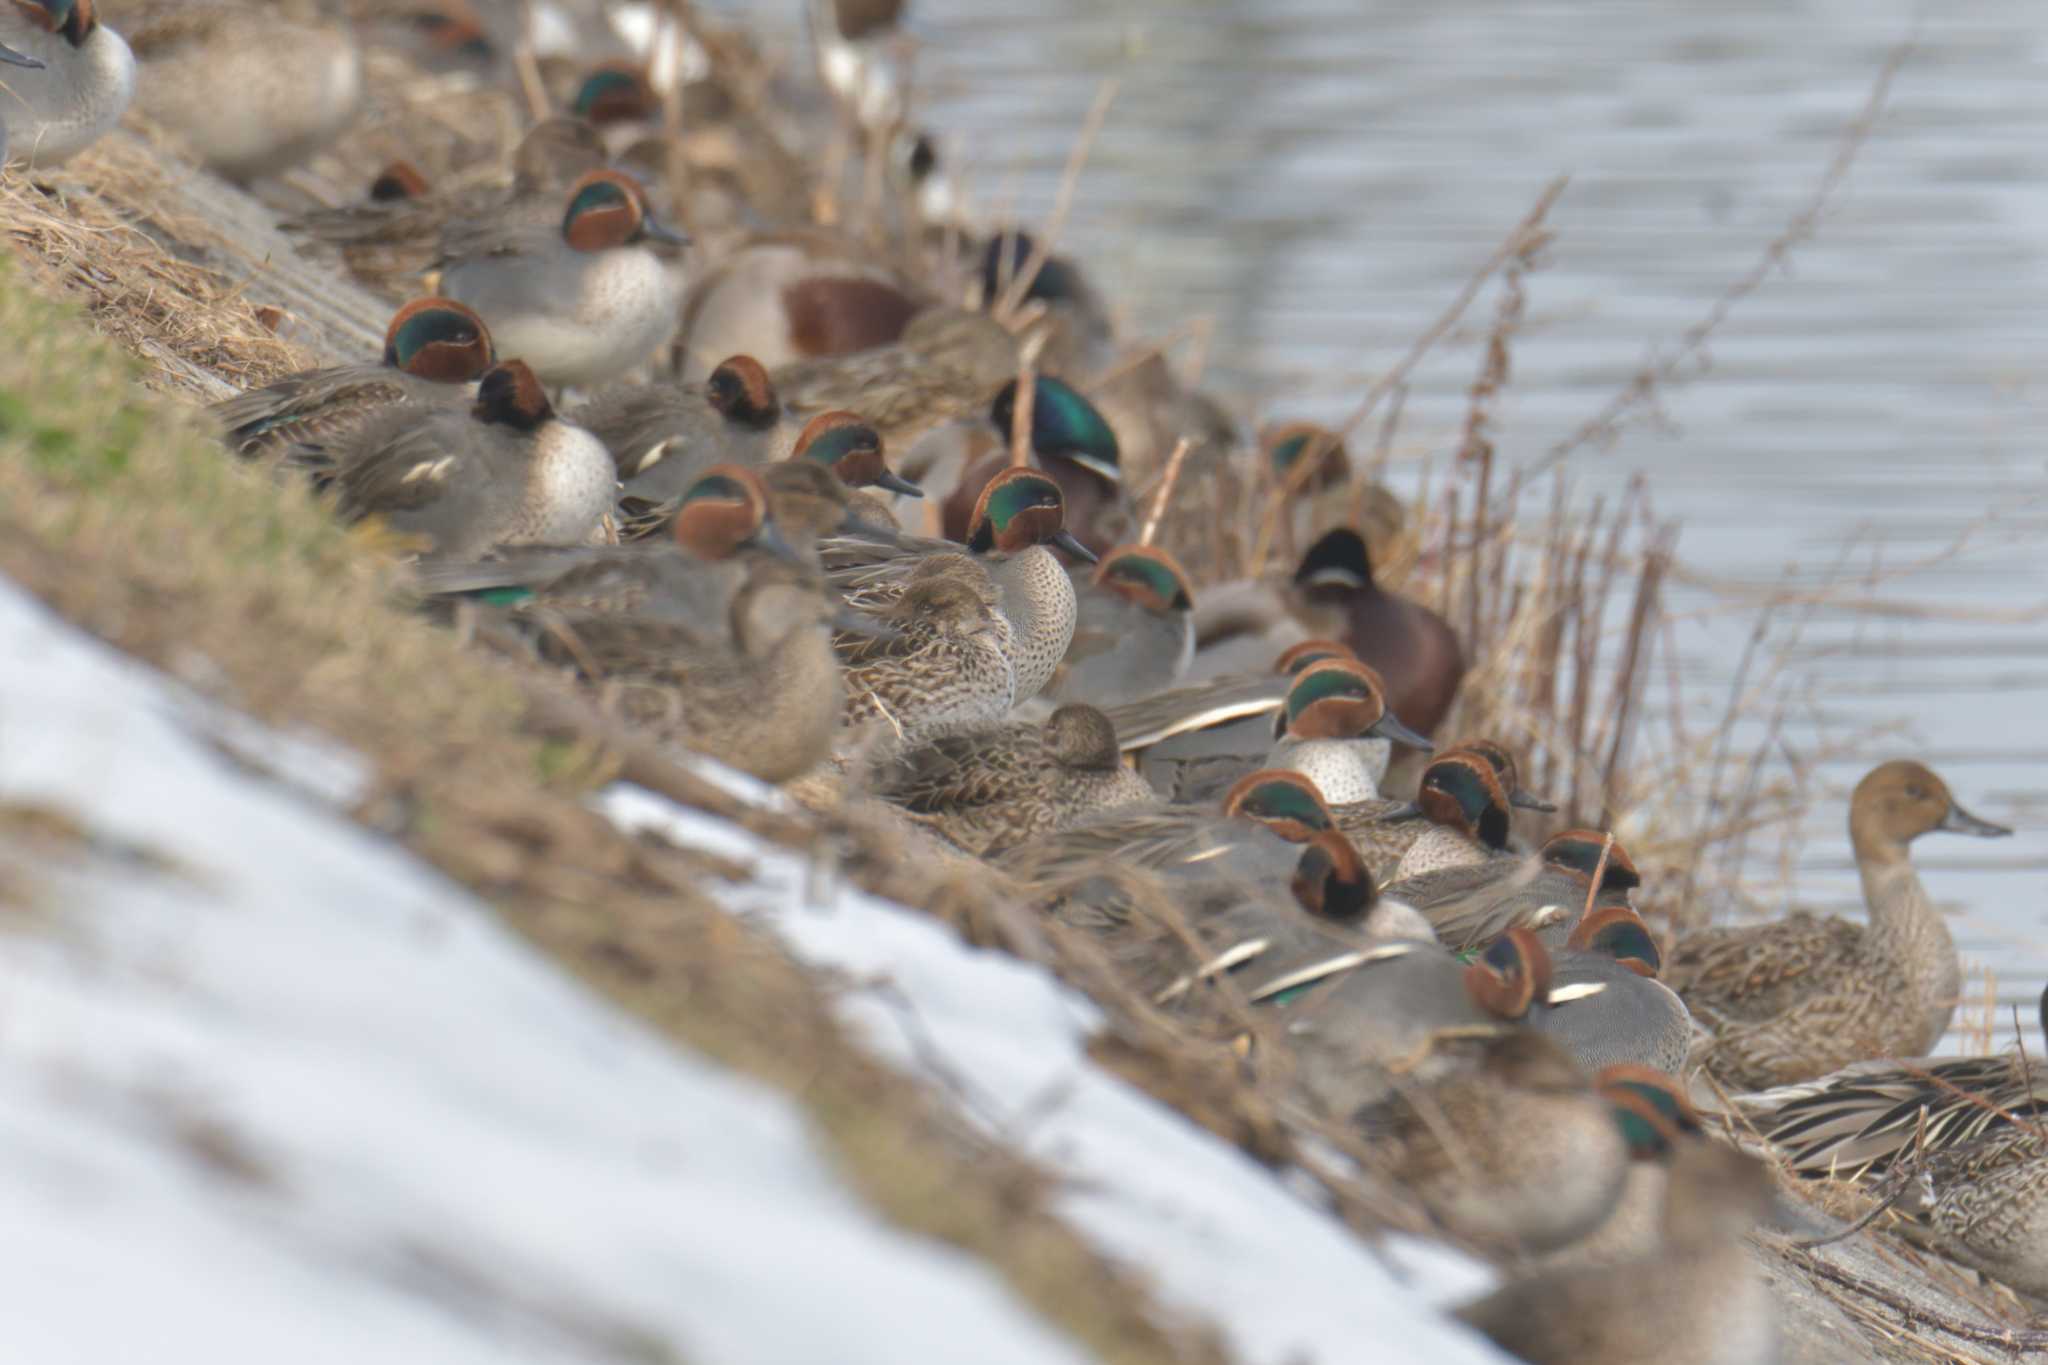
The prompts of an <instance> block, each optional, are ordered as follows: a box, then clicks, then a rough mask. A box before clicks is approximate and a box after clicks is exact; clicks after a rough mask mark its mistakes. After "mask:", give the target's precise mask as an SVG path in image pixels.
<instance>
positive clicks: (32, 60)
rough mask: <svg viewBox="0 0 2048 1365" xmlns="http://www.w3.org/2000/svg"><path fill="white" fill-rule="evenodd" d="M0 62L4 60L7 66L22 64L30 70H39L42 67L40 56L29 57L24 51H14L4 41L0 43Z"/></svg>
mask: <svg viewBox="0 0 2048 1365" xmlns="http://www.w3.org/2000/svg"><path fill="white" fill-rule="evenodd" d="M0 62H5V63H7V64H8V65H9V66H24V67H27V68H28V69H29V70H30V71H41V70H42V69H43V60H42V58H40V57H31V56H29V55H28V54H27V53H26V52H16V51H15V50H14V49H13V48H11V47H9V46H7V44H5V43H0Z"/></svg>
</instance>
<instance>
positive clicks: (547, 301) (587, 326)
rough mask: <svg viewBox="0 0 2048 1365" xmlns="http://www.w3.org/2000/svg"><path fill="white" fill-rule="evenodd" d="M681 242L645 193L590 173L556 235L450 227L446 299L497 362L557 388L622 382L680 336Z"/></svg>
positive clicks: (610, 174) (611, 175)
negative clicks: (486, 328)
mask: <svg viewBox="0 0 2048 1365" xmlns="http://www.w3.org/2000/svg"><path fill="white" fill-rule="evenodd" d="M685 241H686V239H685V238H683V237H682V236H680V235H679V234H677V233H676V232H674V231H672V230H670V229H669V228H667V227H666V226H664V225H663V224H661V223H660V222H659V221H658V220H657V219H655V217H654V216H653V214H652V213H651V212H650V210H649V209H648V206H647V196H646V192H645V191H644V190H643V189H641V187H640V184H639V182H638V181H636V180H634V179H633V178H632V177H631V176H629V175H626V174H624V173H623V172H620V171H613V170H597V171H591V172H590V173H589V174H587V175H585V176H584V177H583V178H582V179H581V180H578V181H577V182H576V183H575V184H574V185H572V186H571V187H570V189H569V193H568V202H567V206H566V207H565V209H564V210H563V213H562V216H561V218H560V219H559V220H557V221H556V222H555V223H553V224H548V225H538V226H536V225H527V224H519V223H510V224H508V223H506V222H504V221H503V220H499V219H488V220H482V221H471V222H466V223H461V224H455V225H451V226H450V228H449V230H448V232H447V233H446V234H445V235H444V236H443V238H442V244H441V256H442V262H441V263H442V271H441V292H442V293H444V294H446V295H447V296H448V297H450V298H453V299H459V300H461V301H462V302H464V303H467V304H468V305H469V306H470V307H472V308H474V309H475V310H476V311H477V312H478V313H479V314H480V315H482V317H483V319H484V321H485V322H486V323H488V324H489V325H490V328H491V335H492V337H493V338H494V339H495V340H496V341H497V343H498V350H499V353H500V354H502V355H515V356H518V357H520V358H521V359H522V360H524V361H526V363H527V364H528V365H530V366H532V367H533V371H534V373H535V374H538V375H539V376H540V377H541V379H542V380H544V381H545V382H547V383H549V384H555V385H586V384H594V383H600V382H603V381H607V380H617V379H619V378H620V377H622V376H623V375H624V374H626V373H627V372H628V371H630V370H632V369H633V368H635V367H636V366H639V365H641V364H644V363H645V362H646V361H647V360H649V359H650V358H651V357H652V356H653V354H654V351H655V349H656V348H657V347H659V346H661V345H663V344H664V343H666V342H667V341H668V339H669V338H670V337H671V336H672V335H674V333H675V330H676V322H677V318H678V316H679V311H678V310H679V309H680V307H681V304H682V296H683V273H682V269H681V266H680V264H679V263H678V261H677V260H676V252H677V249H678V248H679V247H680V246H682V245H683V244H684V242H685Z"/></svg>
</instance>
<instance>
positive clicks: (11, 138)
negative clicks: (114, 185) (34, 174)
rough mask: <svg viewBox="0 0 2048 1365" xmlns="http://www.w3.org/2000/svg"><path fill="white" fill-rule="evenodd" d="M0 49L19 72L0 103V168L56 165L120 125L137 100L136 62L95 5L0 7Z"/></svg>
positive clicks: (85, 0) (54, 1)
mask: <svg viewBox="0 0 2048 1365" xmlns="http://www.w3.org/2000/svg"><path fill="white" fill-rule="evenodd" d="M0 47H4V48H6V49H7V50H8V51H10V52H12V53H13V54H14V56H13V57H12V58H11V59H9V60H8V63H7V64H8V65H9V66H12V67H15V68H17V69H16V70H14V71H10V72H8V73H7V76H6V83H7V93H6V95H5V97H4V98H0V160H5V161H15V162H21V163H25V164H27V165H31V166H39V167H49V166H56V165H61V164H62V163H63V162H66V161H68V160H70V159H71V158H72V157H74V156H77V155H78V154H79V153H80V152H82V151H84V150H85V149H86V148H87V147H89V146H91V145H92V144H93V143H94V142H95V141H97V140H98V138H99V136H100V135H101V134H102V133H104V132H106V131H107V130H108V129H109V128H111V127H113V126H114V125H115V124H116V123H118V122H119V121H120V119H121V115H122V114H123V113H124V112H126V110H127V108H128V104H129V101H130V100H132V99H133V98H134V97H135V57H134V54H133V53H132V52H130V50H129V48H128V44H127V43H126V42H124V41H123V40H122V38H121V35H120V34H118V33H116V32H114V31H113V30H112V29H110V28H108V27H106V26H105V25H104V24H102V23H100V21H99V7H98V6H97V5H96V4H94V3H93V0H15V3H13V4H11V5H7V6H4V7H0ZM31 64H33V65H31Z"/></svg>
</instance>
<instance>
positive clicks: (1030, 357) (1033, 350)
mask: <svg viewBox="0 0 2048 1365" xmlns="http://www.w3.org/2000/svg"><path fill="white" fill-rule="evenodd" d="M1048 335H1049V333H1047V332H1044V331H1037V332H1033V333H1032V334H1031V335H1030V336H1027V337H1025V338H1024V341H1023V343H1022V344H1021V345H1019V346H1018V347H1017V401H1016V403H1015V404H1014V405H1013V406H1012V408H1011V416H1010V464H1011V465H1012V466H1013V467H1015V468H1018V469H1022V468H1023V467H1024V466H1025V465H1028V464H1030V463H1031V423H1032V420H1033V417H1034V409H1035V408H1036V406H1037V402H1038V353H1039V352H1040V351H1042V350H1044V349H1045V339H1046V337H1047V336H1048Z"/></svg>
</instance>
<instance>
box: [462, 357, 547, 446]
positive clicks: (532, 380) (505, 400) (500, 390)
mask: <svg viewBox="0 0 2048 1365" xmlns="http://www.w3.org/2000/svg"><path fill="white" fill-rule="evenodd" d="M469 411H470V416H472V417H474V418H476V420H477V421H479V422H483V423H486V424H488V425H491V426H501V427H510V428H512V429H513V430H514V431H532V430H534V429H535V428H537V427H539V426H540V424H541V423H543V422H546V421H548V420H549V419H551V418H552V417H553V416H554V415H555V409H554V407H553V406H552V405H551V404H550V403H549V402H548V393H547V390H546V389H543V388H542V387H541V386H540V380H539V379H538V378H537V377H536V376H535V375H534V373H533V371H532V370H530V369H528V368H527V365H526V362H525V361H523V360H508V361H506V362H504V363H503V364H502V365H493V366H492V367H491V368H490V369H488V370H485V371H484V373H483V377H482V378H481V379H479V380H477V384H476V404H475V406H474V407H472V408H471V409H470V410H469Z"/></svg>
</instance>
